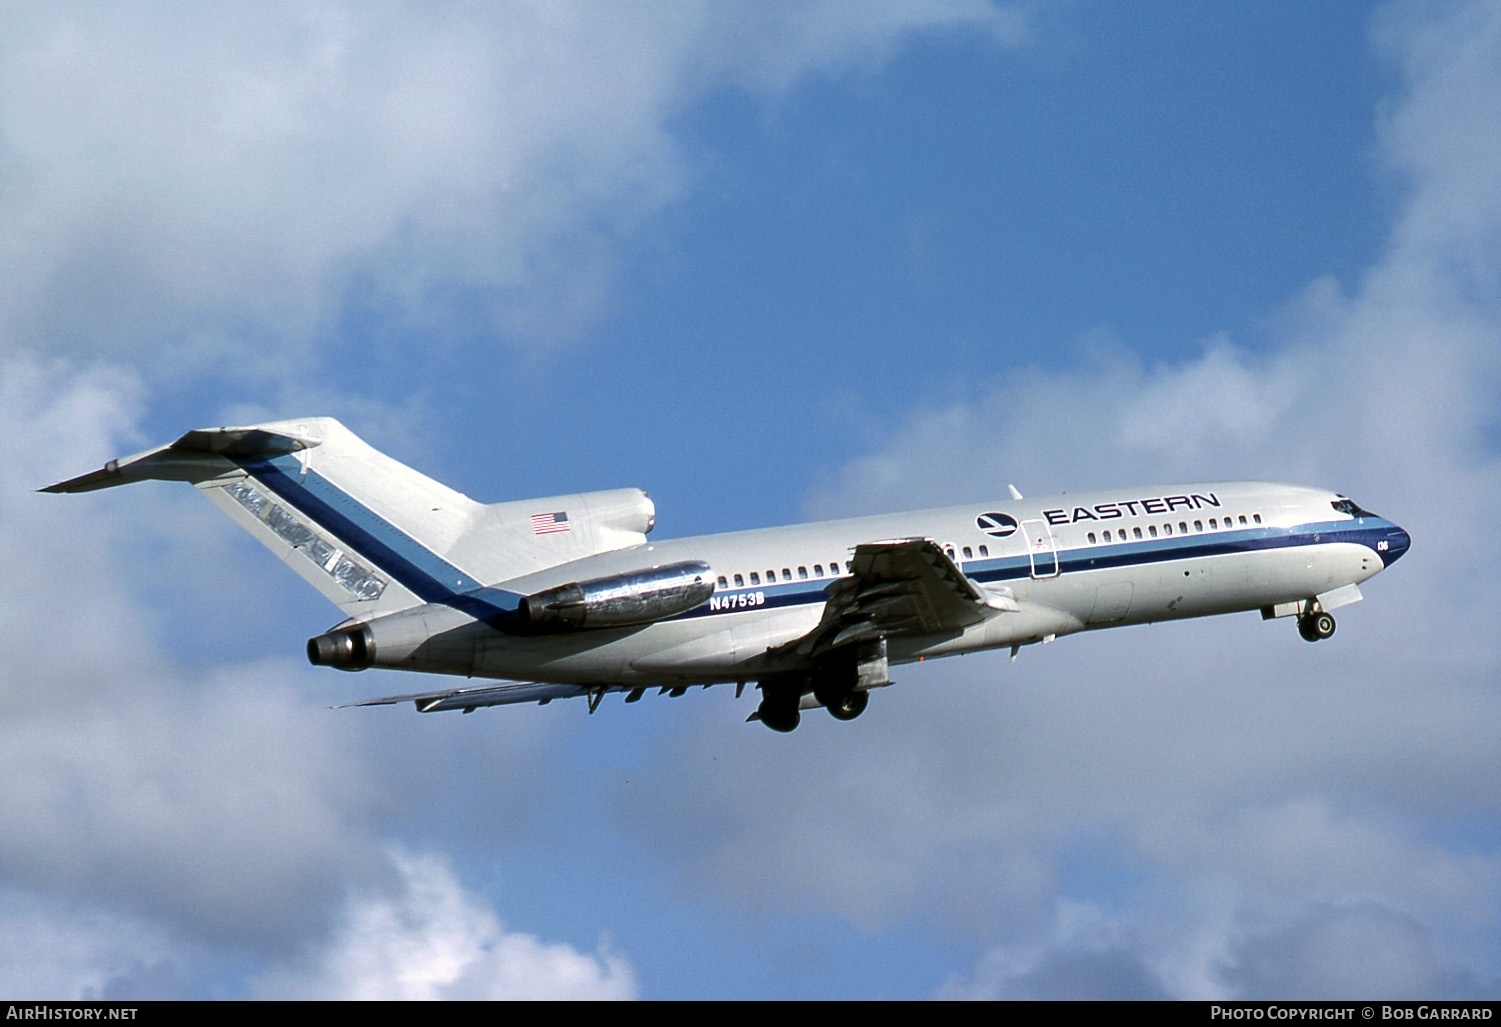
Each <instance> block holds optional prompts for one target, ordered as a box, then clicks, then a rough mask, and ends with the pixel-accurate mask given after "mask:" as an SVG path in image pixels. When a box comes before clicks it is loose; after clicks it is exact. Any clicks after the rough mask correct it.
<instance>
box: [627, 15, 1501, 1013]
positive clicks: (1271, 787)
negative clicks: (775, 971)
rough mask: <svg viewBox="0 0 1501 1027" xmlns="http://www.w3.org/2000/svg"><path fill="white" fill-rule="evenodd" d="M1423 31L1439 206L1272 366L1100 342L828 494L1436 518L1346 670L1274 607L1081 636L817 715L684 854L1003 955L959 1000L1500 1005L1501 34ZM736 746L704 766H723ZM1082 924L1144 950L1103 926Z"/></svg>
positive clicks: (1464, 23) (1426, 112)
mask: <svg viewBox="0 0 1501 1027" xmlns="http://www.w3.org/2000/svg"><path fill="white" fill-rule="evenodd" d="M1416 10H1417V11H1418V13H1417V14H1414V13H1413V9H1409V8H1403V9H1402V10H1401V11H1400V12H1398V13H1397V14H1388V15H1387V16H1386V18H1387V19H1388V20H1387V21H1384V22H1383V23H1382V24H1383V25H1388V26H1389V25H1390V24H1393V23H1395V22H1396V21H1400V24H1401V26H1402V27H1403V29H1404V30H1405V31H1408V32H1410V35H1400V36H1399V35H1397V34H1396V33H1394V32H1393V33H1387V34H1386V35H1383V39H1385V41H1386V45H1387V46H1388V47H1389V48H1390V50H1391V52H1393V53H1395V55H1396V57H1397V59H1398V60H1399V61H1400V62H1401V63H1402V66H1403V69H1404V72H1405V74H1406V76H1407V77H1406V79H1405V80H1404V84H1403V87H1402V89H1401V91H1400V92H1399V93H1398V94H1397V95H1396V96H1395V97H1394V98H1393V99H1392V100H1391V102H1390V103H1389V104H1388V105H1387V107H1386V108H1385V112H1384V116H1383V135H1382V139H1383V144H1384V147H1385V148H1384V150H1383V154H1384V157H1385V159H1386V161H1387V162H1388V166H1389V167H1390V168H1391V169H1392V171H1393V173H1394V174H1396V175H1400V176H1401V179H1402V181H1403V183H1404V186H1405V189H1406V193H1405V200H1404V202H1403V203H1402V205H1401V208H1400V211H1399V212H1398V215H1397V217H1396V219H1395V222H1394V225H1393V229H1392V232H1391V235H1390V241H1389V245H1388V246H1387V248H1386V251H1385V253H1384V254H1383V255H1382V256H1381V258H1380V259H1379V260H1378V261H1376V262H1375V263H1374V264H1373V265H1372V266H1371V267H1370V268H1369V269H1367V271H1366V272H1365V273H1364V274H1363V275H1362V276H1361V277H1360V278H1359V279H1358V281H1356V282H1354V283H1353V284H1351V285H1350V286H1348V287H1346V286H1341V285H1340V284H1338V283H1336V282H1334V281H1332V280H1319V281H1315V282H1311V283H1309V285H1308V287H1307V288H1306V289H1305V290H1304V291H1303V292H1302V293H1301V294H1299V295H1297V296H1294V297H1290V298H1289V301H1288V303H1287V305H1286V307H1285V308H1284V309H1282V310H1280V311H1276V312H1274V317H1273V318H1272V320H1271V322H1270V324H1271V329H1270V331H1271V336H1272V337H1271V340H1270V342H1269V344H1267V345H1264V346H1262V347H1260V348H1258V349H1255V350H1252V349H1250V348H1248V347H1247V346H1245V345H1243V344H1240V343H1237V342H1236V341H1235V340H1234V339H1233V338H1232V337H1230V336H1229V335H1221V336H1218V337H1216V338H1213V339H1210V340H1208V341H1206V343H1205V345H1204V347H1203V351H1202V354H1201V355H1200V356H1198V357H1196V358H1192V359H1187V360H1182V361H1175V362H1163V363H1155V364H1154V363H1151V362H1150V361H1148V360H1147V359H1145V358H1143V357H1141V356H1139V355H1138V354H1137V353H1136V351H1135V345H1134V343H1133V341H1132V340H1119V339H1114V338H1112V337H1111V336H1110V335H1109V333H1108V332H1102V333H1100V334H1099V335H1098V336H1097V337H1094V338H1091V339H1086V340H1081V343H1080V346H1079V349H1078V351H1077V353H1076V355H1075V358H1074V360H1073V361H1072V362H1071V364H1070V365H1069V366H1065V367H1063V368H1061V369H1055V370H1048V371H1044V370H1040V369H1036V368H1027V367H1019V368H1007V369H1005V371H1004V373H1003V374H1002V375H1001V376H1000V377H999V378H998V380H997V381H996V382H995V383H994V384H992V385H991V386H990V387H988V388H983V389H979V390H977V391H976V393H975V394H973V395H971V396H969V397H967V398H965V399H963V400H961V401H958V402H954V403H951V404H949V405H947V406H944V407H941V408H936V409H930V410H927V411H919V412H917V413H915V414H913V415H911V416H910V417H908V418H907V419H906V420H905V422H904V423H902V424H901V425H900V426H899V427H898V428H897V429H896V430H894V431H893V432H892V434H891V436H890V438H889V439H887V440H886V441H885V442H884V444H882V445H880V446H879V447H878V448H877V449H876V450H875V451H874V452H872V453H870V454H868V455H867V456H865V457H862V458H861V459H859V460H857V461H854V462H852V463H851V464H850V465H849V466H848V467H847V468H845V469H844V471H843V472H842V473H841V474H840V475H838V477H837V481H836V484H835V485H834V486H832V487H830V488H828V489H826V490H824V491H820V492H817V493H815V494H814V495H813V496H812V497H811V498H810V501H809V510H810V513H811V514H812V515H813V516H836V515H846V514H849V513H855V512H871V511H878V510H879V511H889V510H899V509H904V508H911V507H912V506H913V505H916V504H923V503H927V504H932V505H941V504H945V503H952V502H964V501H974V500H979V499H982V498H984V497H987V496H988V497H996V496H1001V495H1004V486H1005V484H1006V483H1007V482H1008V481H1014V482H1017V483H1018V484H1019V485H1020V486H1021V487H1022V489H1023V491H1024V492H1026V491H1031V492H1042V491H1051V490H1055V489H1076V488H1084V487H1095V486H1099V485H1102V484H1111V483H1113V484H1129V483H1131V482H1133V481H1136V482H1139V481H1151V480H1183V479H1189V480H1204V479H1210V480H1213V479H1215V478H1221V477H1226V478H1230V477H1233V478H1242V477H1245V478H1269V479H1272V480H1292V481H1304V482H1309V483H1320V484H1325V485H1327V486H1330V487H1334V488H1338V489H1341V490H1343V491H1346V492H1347V493H1348V494H1350V495H1352V496H1355V497H1356V498H1357V499H1358V500H1359V501H1360V502H1362V503H1364V504H1365V505H1367V506H1370V507H1372V508H1374V509H1377V510H1378V511H1381V512H1383V513H1386V514H1387V515H1389V516H1391V517H1393V518H1394V519H1395V520H1397V521H1398V522H1399V523H1402V524H1403V525H1404V526H1405V527H1407V528H1409V529H1410V530H1411V531H1412V533H1413V536H1414V539H1415V542H1414V549H1413V555H1411V556H1410V557H1409V558H1408V559H1407V560H1406V561H1404V562H1403V563H1402V564H1400V565H1398V566H1397V567H1396V568H1394V569H1393V570H1392V571H1391V572H1390V573H1389V574H1388V575H1385V576H1383V577H1381V578H1378V579H1377V580H1375V581H1373V582H1372V583H1370V585H1369V586H1368V587H1367V589H1366V592H1367V595H1368V597H1369V598H1368V601H1367V602H1366V603H1364V604H1362V605H1360V606H1358V607H1354V608H1352V609H1351V610H1350V611H1349V612H1348V613H1347V614H1346V613H1342V614H1341V628H1340V631H1341V634H1340V635H1339V636H1337V637H1336V639H1335V640H1334V641H1333V642H1331V643H1327V644H1324V645H1323V646H1321V647H1309V646H1307V645H1306V644H1304V643H1302V642H1301V641H1299V640H1297V639H1296V638H1295V637H1294V635H1293V633H1292V632H1291V631H1289V630H1288V628H1287V625H1286V624H1285V623H1280V622H1279V623H1277V624H1263V623H1261V622H1260V620H1259V619H1258V618H1256V617H1255V616H1254V615H1249V616H1246V617H1242V618H1230V619H1222V620H1217V621H1208V622H1203V623H1200V624H1195V625H1168V626H1160V625H1159V626H1152V627H1143V628H1134V629H1126V630H1122V631H1118V632H1110V633H1104V634H1102V635H1098V636H1084V637H1076V638H1070V639H1066V640H1063V641H1060V642H1059V643H1058V644H1057V645H1056V646H1051V647H1041V648H1039V649H1038V650H1036V651H1028V652H1026V653H1023V654H1022V656H1021V658H1020V660H1019V661H1018V662H1017V663H1016V664H1015V665H1014V666H1006V665H1004V663H1003V661H1001V660H1000V659H998V658H995V657H983V656H982V657H973V658H971V659H969V660H965V661H943V662H941V663H939V664H937V665H927V666H923V667H906V668H901V669H900V670H898V671H896V672H895V673H894V675H893V676H894V677H895V678H897V680H898V682H899V684H898V685H897V687H894V688H892V689H890V690H889V692H883V693H881V694H879V695H876V696H873V698H872V702H871V709H870V711H869V712H867V713H866V714H865V716H864V717H863V718H862V719H861V720H860V722H859V725H858V730H856V731H850V730H849V729H848V728H843V729H839V728H838V727H837V726H834V725H831V724H824V723H823V722H822V721H823V720H826V719H827V718H819V717H817V716H814V717H811V718H809V719H808V720H807V721H806V722H805V725H804V727H803V728H801V729H800V731H799V733H798V735H797V736H795V737H796V741H795V742H793V743H791V744H788V742H787V740H785V739H777V738H768V739H766V740H764V742H763V743H761V744H755V745H753V746H749V747H748V748H747V749H746V751H745V752H744V753H742V754H739V755H738V756H737V757H735V758H733V759H730V760H726V759H725V758H724V757H723V756H722V755H720V758H719V760H718V763H717V765H716V767H715V769H714V771H713V772H712V773H710V774H707V775H704V777H703V778H702V779H701V780H700V781H697V782H693V783H691V784H686V785H684V786H682V788H681V789H680V790H681V792H682V795H681V796H680V797H679V798H678V799H677V801H676V804H675V805H676V808H678V809H683V808H687V809H689V810H693V809H695V808H698V807H706V808H718V807H720V806H722V804H723V803H724V802H725V801H726V799H725V796H726V795H727V794H731V792H732V784H731V782H733V781H736V780H754V781H755V782H756V788H755V789H754V790H752V791H751V792H749V793H746V792H741V793H738V794H737V795H736V798H735V800H734V802H735V809H734V815H732V816H725V815H721V816H720V817H718V818H716V819H713V820H710V821H708V823H709V825H710V826H711V827H712V829H711V830H707V831H706V830H699V831H697V832H695V833H691V834H690V833H687V832H684V833H681V834H674V835H673V836H672V837H673V840H674V844H675V845H681V846H683V850H684V852H685V855H686V857H687V858H686V859H685V862H686V863H687V864H688V865H690V866H692V867H694V868H696V869H695V871H693V874H694V876H693V881H694V883H695V884H696V885H697V886H698V887H703V888H709V887H713V886H714V884H713V882H716V881H731V882H734V884H733V885H729V886H724V885H721V886H720V887H729V888H733V889H734V890H735V891H736V893H737V894H738V895H739V896H740V899H741V901H743V902H744V903H745V904H746V905H747V906H750V907H756V906H758V905H764V904H767V903H773V904H785V905H787V906H789V907H798V908H814V909H830V910H835V911H837V912H838V913H839V914H840V915H841V916H845V917H849V918H851V919H853V920H854V921H855V922H857V923H860V924H864V925H867V926H870V927H876V926H881V927H888V928H889V927H890V926H891V925H893V924H896V923H910V922H914V921H917V922H923V923H926V924H929V925H933V926H941V927H942V928H944V929H947V930H956V931H961V932H965V933H966V934H967V935H968V936H970V937H974V938H976V939H985V944H986V945H987V947H988V949H989V952H990V955H987V956H986V957H984V958H983V959H982V960H981V961H980V962H979V964H978V966H977V969H976V971H975V973H974V975H973V976H971V977H969V978H968V979H967V980H957V979H956V981H955V982H953V983H952V984H951V986H950V988H949V990H950V991H952V992H954V993H956V994H968V993H983V994H990V995H998V994H1006V995H1018V996H1029V997H1044V996H1061V995H1085V994H1090V995H1095V994H1101V993H1108V994H1113V995H1118V996H1122V997H1124V996H1127V995H1131V996H1141V995H1146V994H1153V993H1156V992H1157V990H1158V989H1161V990H1162V991H1165V992H1166V993H1168V994H1171V995H1175V996H1179V997H1197V998H1208V997H1226V996H1237V995H1240V996H1248V997H1268V996H1308V997H1313V996H1320V995H1329V994H1335V993H1344V994H1349V993H1352V991H1351V989H1354V991H1358V992H1360V993H1362V994H1379V995H1391V996H1392V997H1401V996H1407V995H1413V994H1422V993H1425V991H1428V990H1433V991H1442V992H1444V993H1446V994H1453V993H1464V992H1466V991H1468V992H1470V993H1472V994H1474V993H1477V992H1478V991H1482V990H1484V989H1485V988H1486V987H1487V985H1486V984H1485V983H1484V982H1486V981H1493V980H1494V979H1495V977H1496V966H1495V964H1494V955H1493V940H1494V937H1495V932H1496V931H1497V929H1498V926H1501V925H1498V922H1497V920H1496V916H1495V912H1494V911H1495V910H1496V908H1498V907H1497V898H1498V895H1501V891H1498V889H1501V851H1498V850H1497V848H1496V846H1495V845H1494V842H1493V838H1494V833H1493V832H1487V829H1486V828H1485V827H1484V826H1483V825H1488V824H1493V823H1494V822H1495V820H1496V818H1497V817H1498V815H1501V785H1498V782H1497V779H1496V775H1495V773H1494V763H1495V756H1494V742H1493V740H1492V739H1490V738H1489V737H1488V735H1489V733H1490V732H1489V731H1488V726H1489V725H1493V724H1495V723H1497V722H1498V719H1501V692H1498V690H1497V686H1496V682H1497V680H1498V674H1497V670H1498V668H1497V663H1496V660H1497V657H1496V651H1495V646H1494V638H1495V629H1494V625H1495V623H1496V622H1497V620H1498V619H1501V595H1498V593H1497V589H1496V584H1495V581H1494V573H1493V567H1492V566H1491V563H1489V562H1487V561H1485V560H1483V559H1477V558H1476V556H1475V549H1474V546H1475V540H1476V539H1484V538H1488V537H1489V536H1490V535H1491V534H1492V528H1491V522H1492V521H1493V520H1494V511H1495V509H1497V508H1498V506H1501V477H1498V471H1501V459H1498V457H1501V454H1498V452H1497V449H1496V446H1495V439H1494V433H1493V428H1494V419H1495V411H1496V410H1497V409H1498V408H1501V402H1498V400H1501V375H1498V370H1501V368H1498V361H1497V350H1496V347H1495V339H1496V338H1497V337H1498V335H1501V298H1498V297H1501V292H1498V291H1497V289H1496V288H1495V286H1496V283H1497V279H1496V278H1495V267H1496V265H1495V264H1494V262H1493V257H1494V254H1495V253H1496V245H1497V243H1498V242H1501V216H1498V214H1501V211H1498V209H1497V207H1496V205H1495V202H1494V199H1495V193H1496V188H1495V187H1496V184H1497V181H1498V178H1501V176H1498V175H1496V174H1494V173H1491V172H1492V171H1493V170H1495V169H1501V163H1498V162H1497V160H1496V158H1497V155H1498V154H1501V142H1497V140H1496V137H1495V133H1494V132H1492V131H1490V130H1489V127H1488V126H1489V125H1490V123H1491V121H1492V120H1494V119H1493V118H1492V117H1491V114H1492V112H1493V111H1494V109H1495V106H1496V104H1498V103H1501V82H1498V81H1497V75H1496V70H1495V69H1497V68H1501V7H1498V5H1496V4H1476V5H1469V6H1466V7H1464V8H1461V9H1457V10H1454V11H1448V10H1447V9H1446V10H1445V11H1444V12H1436V11H1434V10H1433V9H1431V8H1427V7H1422V8H1418V9H1416ZM1409 39H1410V40H1411V43H1410V48H1409V44H1408V42H1407V40H1409ZM1451 56H1452V58H1453V59H1452V60H1451V59H1450V58H1451ZM1451 163H1457V164H1459V165H1460V166H1459V167H1456V168H1453V169H1451V168H1450V164H1451ZM1477 167H1478V168H1479V169H1480V170H1479V171H1478V172H1477V171H1476V170H1475V169H1476V168H1477ZM704 744H705V743H702V742H701V741H699V740H697V739H685V740H684V741H683V742H682V743H681V746H680V748H681V749H682V753H681V754H680V755H679V757H678V760H680V761H684V762H687V763H689V764H692V765H702V764H703V762H704V761H705V760H707V757H708V754H707V752H706V751H700V750H701V747H702V746H703V745H704ZM664 787H665V785H664ZM629 815H630V816H631V817H632V818H634V819H636V820H638V821H639V824H640V830H642V831H653V832H667V831H672V827H671V825H669V824H667V823H665V822H664V820H663V819H662V818H661V817H656V818H653V817H652V816H651V811H650V810H649V809H647V808H645V807H644V806H643V807H641V808H633V809H631V810H630V811H629ZM700 826H702V825H700ZM1476 838H1490V839H1492V841H1473V840H1471V841H1466V840H1465V839H1476ZM767 868H777V869H776V870H775V872H771V871H768V870H767ZM1079 908H1086V909H1089V910H1092V911H1093V912H1092V914H1091V916H1092V918H1093V921H1092V922H1094V923H1096V924H1104V925H1106V926H1107V927H1108V928H1109V929H1108V930H1105V929H1103V928H1102V929H1098V930H1096V929H1093V928H1091V930H1089V931H1081V930H1080V929H1079V928H1078V927H1077V924H1074V923H1073V922H1072V921H1071V920H1070V917H1071V916H1072V915H1073V914H1072V913H1070V912H1069V911H1071V910H1077V909H1079ZM1351 939H1359V944H1356V945H1347V947H1346V949H1345V950H1344V951H1342V952H1327V953H1325V955H1324V956H1322V957H1320V958H1314V955H1313V954H1314V953H1317V952H1319V951H1321V949H1320V946H1325V945H1333V944H1336V943H1344V942H1349V941H1350V940H1351ZM1397 965H1404V966H1406V970H1405V971H1404V972H1403V973H1386V974H1384V975H1383V973H1382V972H1381V968H1384V967H1385V968H1391V967H1394V966H1397Z"/></svg>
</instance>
